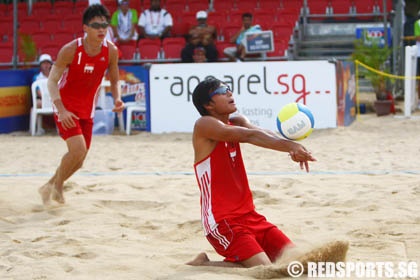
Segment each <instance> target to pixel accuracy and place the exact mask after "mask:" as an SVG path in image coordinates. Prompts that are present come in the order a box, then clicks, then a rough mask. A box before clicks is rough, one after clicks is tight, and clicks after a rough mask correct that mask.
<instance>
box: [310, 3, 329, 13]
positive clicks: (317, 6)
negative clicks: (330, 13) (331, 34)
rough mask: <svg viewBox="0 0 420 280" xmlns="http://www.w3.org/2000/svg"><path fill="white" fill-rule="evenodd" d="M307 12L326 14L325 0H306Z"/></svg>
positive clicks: (326, 5) (326, 4)
mask: <svg viewBox="0 0 420 280" xmlns="http://www.w3.org/2000/svg"><path fill="white" fill-rule="evenodd" d="M308 7H309V14H317V15H326V14H327V7H328V1H327V0H308Z"/></svg>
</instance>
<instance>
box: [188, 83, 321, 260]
mask: <svg viewBox="0 0 420 280" xmlns="http://www.w3.org/2000/svg"><path fill="white" fill-rule="evenodd" d="M232 95H233V94H232V91H231V90H230V88H229V87H228V86H227V85H225V84H223V83H222V82H221V81H220V80H217V79H213V78H211V79H206V80H204V81H202V82H201V83H199V84H198V86H197V87H196V88H195V90H194V92H193V103H194V105H195V107H196V108H197V110H198V112H199V113H200V115H201V117H200V118H199V119H198V120H197V121H196V123H195V126H194V131H193V138H192V142H193V147H194V169H195V174H196V178H197V182H198V186H199V188H200V192H201V220H202V225H203V228H204V233H205V235H206V238H207V240H208V241H209V242H210V244H211V245H212V246H213V248H214V249H215V250H216V252H217V253H218V254H220V255H222V256H223V257H224V261H223V262H222V261H210V260H209V258H208V257H207V255H206V254H205V253H201V254H199V255H198V256H197V257H196V258H195V259H194V260H192V261H190V262H188V263H187V264H189V265H195V266H200V265H204V266H225V267H226V266H230V267H253V266H257V265H269V264H272V262H274V261H275V260H276V259H277V258H278V257H279V256H280V255H281V254H282V252H283V250H284V249H285V248H286V247H289V246H290V245H292V242H291V241H290V239H289V238H288V237H287V236H286V235H285V234H284V233H283V232H282V231H281V230H280V229H278V228H277V227H276V226H275V225H273V224H271V223H270V222H268V221H267V220H266V218H265V217H264V216H262V215H260V214H259V213H257V212H256V211H255V206H254V203H253V198H252V193H251V190H250V188H249V185H248V179H247V174H246V171H245V167H244V163H243V160H242V154H241V150H240V145H239V143H250V144H254V145H256V146H260V147H263V148H268V149H272V150H276V151H280V152H286V153H288V154H289V155H290V158H291V159H292V160H293V161H295V162H298V163H299V164H300V167H301V169H305V170H306V171H307V172H308V171H309V162H310V161H315V160H316V159H315V158H314V156H313V155H312V154H311V152H309V151H308V150H307V149H306V148H305V147H304V146H302V145H301V144H299V143H296V142H293V141H290V140H287V139H283V138H281V137H279V136H278V135H277V134H276V133H274V132H272V131H267V130H264V129H261V128H259V127H256V126H254V125H252V124H251V123H250V122H249V121H248V119H247V118H246V117H245V116H243V115H240V114H238V115H235V116H231V114H232V113H234V112H236V110H237V108H236V104H235V101H234V98H233V96H232Z"/></svg>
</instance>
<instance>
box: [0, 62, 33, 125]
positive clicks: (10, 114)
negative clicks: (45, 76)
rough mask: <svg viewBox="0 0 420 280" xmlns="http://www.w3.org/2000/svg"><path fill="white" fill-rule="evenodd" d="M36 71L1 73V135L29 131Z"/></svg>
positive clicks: (4, 71)
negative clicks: (31, 88) (32, 83)
mask: <svg viewBox="0 0 420 280" xmlns="http://www.w3.org/2000/svg"><path fill="white" fill-rule="evenodd" d="M34 73H35V72H34V70H2V71H0V133H9V132H13V131H20V130H29V110H30V108H31V106H32V101H31V100H32V99H31V90H30V84H31V82H32V77H33V75H34Z"/></svg>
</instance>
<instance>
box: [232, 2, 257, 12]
mask: <svg viewBox="0 0 420 280" xmlns="http://www.w3.org/2000/svg"><path fill="white" fill-rule="evenodd" d="M236 8H237V9H238V10H241V11H244V12H249V13H253V12H254V11H255V9H257V8H258V0H240V1H237V2H236Z"/></svg>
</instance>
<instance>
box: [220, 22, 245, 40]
mask: <svg viewBox="0 0 420 280" xmlns="http://www.w3.org/2000/svg"><path fill="white" fill-rule="evenodd" d="M240 29H241V26H240V25H239V26H238V25H235V26H225V27H224V28H223V29H222V30H221V31H222V36H223V38H224V41H225V42H230V39H231V38H232V36H233V35H235V34H236V33H237V32H238V31H239V30H240Z"/></svg>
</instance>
